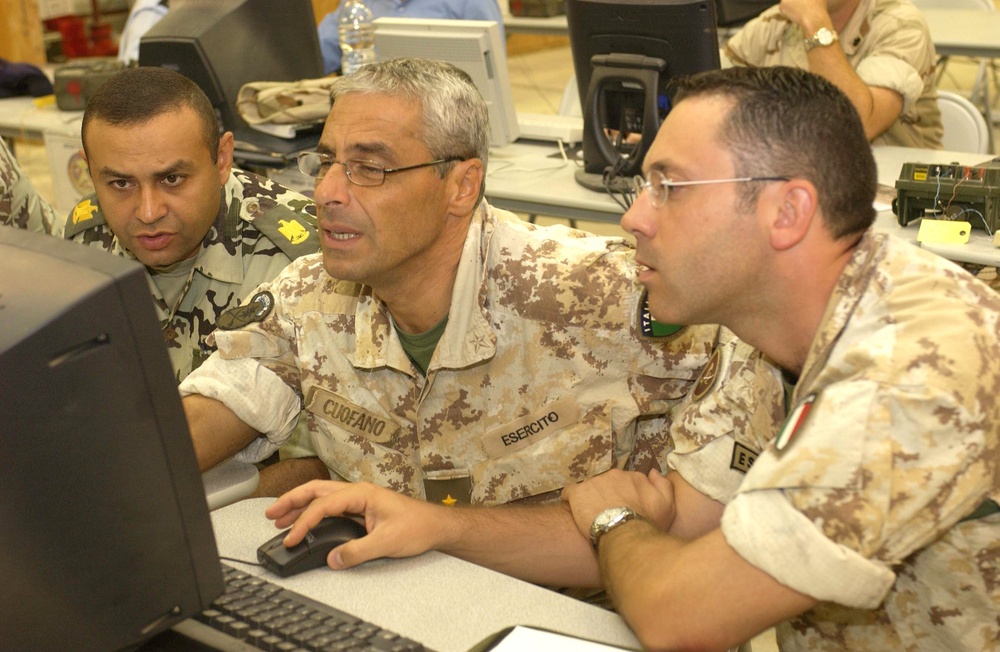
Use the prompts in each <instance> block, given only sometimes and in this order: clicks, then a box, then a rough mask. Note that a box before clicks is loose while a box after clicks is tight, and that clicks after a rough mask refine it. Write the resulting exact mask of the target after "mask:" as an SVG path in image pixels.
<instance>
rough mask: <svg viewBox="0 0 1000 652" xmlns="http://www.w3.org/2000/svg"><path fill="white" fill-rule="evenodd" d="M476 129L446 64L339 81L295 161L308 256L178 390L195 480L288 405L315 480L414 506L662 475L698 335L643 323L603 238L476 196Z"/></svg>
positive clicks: (477, 118)
mask: <svg viewBox="0 0 1000 652" xmlns="http://www.w3.org/2000/svg"><path fill="white" fill-rule="evenodd" d="M423 125H432V126H434V127H435V129H433V130H432V129H430V128H428V129H427V130H425V129H424V127H423ZM487 125H488V118H487V112H486V107H485V105H484V103H483V102H482V99H481V98H480V97H479V95H478V93H477V92H476V90H475V87H474V86H473V85H472V83H471V81H470V80H469V79H468V78H467V76H466V75H464V73H461V72H460V71H456V69H454V68H453V67H451V66H448V65H446V64H439V63H435V62H421V61H415V60H397V61H393V62H386V63H384V64H379V65H377V66H371V67H368V66H366V67H365V68H363V69H362V70H361V71H359V72H357V73H355V74H353V75H351V76H350V77H345V78H343V79H342V80H338V83H337V85H335V87H334V103H333V109H332V111H331V114H330V116H329V118H328V120H327V124H326V128H325V130H324V133H323V137H322V139H321V141H320V154H319V155H308V156H305V157H304V158H303V160H302V167H303V171H305V172H308V173H313V174H317V175H318V176H319V179H318V181H317V186H316V200H317V206H318V211H319V223H320V231H321V234H322V235H321V244H322V248H323V253H322V255H316V256H310V257H305V258H302V259H300V260H298V261H296V262H295V263H294V264H293V265H292V266H290V267H289V268H288V269H286V270H285V272H284V273H283V274H282V275H281V276H279V277H278V278H277V279H275V280H274V281H273V282H271V283H268V284H265V285H263V286H261V288H260V290H259V292H258V293H257V294H256V296H255V297H254V299H253V300H252V301H251V302H250V303H249V304H248V305H247V310H246V311H243V312H240V313H236V312H233V313H230V314H227V315H224V317H223V321H222V322H220V330H219V331H217V332H216V334H215V335H214V338H215V341H216V344H217V345H218V347H219V350H218V353H217V354H215V355H213V356H212V358H210V360H209V361H208V362H207V363H206V364H205V365H204V366H203V367H202V368H200V369H199V370H198V371H197V372H195V373H194V374H192V375H191V376H189V377H188V378H187V379H186V380H185V382H184V383H182V385H181V391H182V393H183V394H185V395H187V396H186V397H185V408H186V409H187V410H188V415H189V420H190V421H191V424H192V434H193V437H194V438H195V443H196V450H197V451H198V453H199V460H200V461H201V463H202V464H203V466H210V465H211V464H214V463H216V462H218V461H220V460H221V459H225V457H227V456H228V455H231V454H233V453H234V452H236V451H238V450H240V449H243V448H244V447H245V446H246V445H247V444H249V443H251V442H252V443H253V445H252V446H251V448H250V450H245V451H244V452H243V454H244V455H251V456H252V458H253V459H255V458H257V457H263V456H266V455H268V454H269V453H270V452H271V451H272V450H273V448H274V447H275V446H280V445H282V444H283V443H284V442H285V439H286V437H287V435H288V432H289V430H290V428H291V427H292V425H293V424H294V422H295V418H296V415H297V414H298V412H299V410H300V409H301V408H302V406H303V405H304V406H305V409H306V414H307V415H308V417H307V418H308V424H309V429H310V431H311V433H312V438H311V439H312V441H311V444H312V446H313V449H314V451H315V454H316V455H318V457H319V459H320V460H321V461H322V466H321V467H318V468H319V470H320V471H321V473H318V474H317V475H321V476H322V477H333V478H337V479H345V480H349V481H352V482H358V481H368V482H372V483H376V484H379V485H382V486H387V487H390V488H392V489H395V490H397V491H400V492H403V493H405V494H408V495H410V496H415V497H418V498H426V499H427V500H428V501H431V502H444V503H445V504H451V503H453V502H455V501H456V500H457V501H460V502H464V503H473V504H483V505H492V504H498V503H509V502H512V501H518V500H531V501H544V500H546V499H551V498H554V497H555V495H556V494H554V493H553V492H555V491H557V490H559V489H560V488H561V487H563V486H564V485H565V484H567V483H569V482H573V481H576V480H579V479H583V478H586V477H589V476H592V475H595V474H598V473H600V472H602V471H605V470H607V469H610V468H639V469H643V470H645V469H649V468H662V466H663V463H664V457H665V455H666V453H667V452H668V450H669V446H668V440H667V438H666V436H665V430H666V427H667V424H668V423H669V416H670V413H671V409H672V407H673V406H675V405H676V404H677V403H678V402H679V401H680V400H681V398H683V396H684V395H685V394H686V393H687V392H688V390H689V389H690V387H691V386H692V384H693V382H694V380H695V379H696V378H697V377H698V375H699V373H700V370H701V368H702V367H703V366H704V364H705V362H706V360H707V359H708V355H709V353H710V352H711V348H712V346H713V343H714V339H715V337H716V331H717V328H716V327H707V326H705V327H690V328H686V329H682V330H680V331H678V332H671V331H670V330H669V329H668V330H666V331H665V332H660V331H658V330H657V329H658V328H659V327H660V325H658V324H651V323H649V321H648V319H643V316H644V302H643V293H642V291H641V287H639V286H638V285H637V284H635V283H634V280H633V278H632V276H633V275H632V274H631V273H630V268H631V260H632V254H633V251H632V248H631V247H630V246H629V245H627V244H626V243H625V242H624V241H622V240H621V239H619V238H602V237H597V236H593V235H589V234H584V233H582V232H578V231H573V230H568V229H565V228H562V227H557V228H548V229H541V228H537V227H535V226H533V225H530V224H526V223H524V222H523V221H521V220H519V219H517V218H516V217H515V216H513V215H511V214H509V213H505V212H503V211H498V210H495V209H493V208H492V207H490V206H489V205H488V204H486V203H485V202H481V198H482V193H483V178H484V168H485V165H486V159H487V156H488V151H489V150H488V129H487ZM361 159H371V160H361ZM425 161H426V162H431V163H427V164H425V163H424V162H425ZM442 161H444V162H442ZM313 165H315V166H316V167H315V168H314V167H312V166H313ZM379 168H387V169H386V170H385V173H384V176H383V174H382V173H381V172H380V171H379ZM400 168H407V169H406V171H403V170H402V169H400ZM425 168H426V169H425ZM393 170H398V172H399V174H395V173H392V171H393ZM348 175H349V176H348ZM366 175H367V176H366ZM364 211H368V214H367V215H366V214H365V213H364ZM251 308H253V310H251ZM413 333H417V334H419V335H417V336H414V335H412V334H413ZM420 339H429V340H430V343H429V344H425V345H424V346H422V347H421V346H420V345H419V343H418V342H416V341H415V340H420ZM244 379H245V380H244ZM209 399H216V400H217V401H221V402H222V403H224V404H225V406H226V407H228V408H229V410H230V411H231V413H230V414H228V415H226V417H227V418H228V419H229V420H230V423H234V424H235V425H234V427H233V428H232V430H231V431H229V432H228V433H227V431H226V430H225V429H224V428H221V427H218V423H219V422H218V421H217V419H219V418H220V417H219V416H218V414H219V403H218V402H217V401H212V400H209ZM199 406H204V413H201V412H199V411H198V410H199ZM203 418H204V419H209V420H206V421H202V420H201V419H203ZM202 423H209V424H212V425H211V426H210V427H207V428H204V429H203V426H202V425H201V424H202ZM258 433H264V435H265V436H266V437H264V438H258ZM301 479H303V478H299V477H297V478H296V480H301ZM262 482H263V480H262ZM293 484H294V483H293ZM559 509H562V508H561V507H560V508H559ZM567 524H568V525H569V526H570V527H571V525H572V524H571V523H568V522H567Z"/></svg>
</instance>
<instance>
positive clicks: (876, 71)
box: [725, 0, 944, 149]
mask: <svg viewBox="0 0 1000 652" xmlns="http://www.w3.org/2000/svg"><path fill="white" fill-rule="evenodd" d="M810 36H812V34H803V32H802V29H801V28H800V27H799V26H798V25H795V24H793V23H792V22H790V21H789V20H788V19H787V18H785V16H784V15H783V14H782V13H781V11H780V9H779V8H778V7H772V8H770V9H767V10H765V11H764V13H762V14H761V15H760V16H758V17H757V18H756V19H754V20H752V21H750V22H749V23H747V24H746V25H745V26H744V27H743V28H742V29H741V30H740V31H739V32H737V33H736V34H735V35H734V36H733V38H731V39H730V40H729V42H728V43H727V44H726V48H725V55H726V58H727V59H729V60H730V61H731V62H732V63H734V64H736V65H742V66H755V67H759V68H763V67H767V66H791V67H793V68H799V69H801V70H809V59H808V57H807V56H806V48H805V39H806V38H807V37H810ZM839 36H840V41H839V42H838V43H837V44H835V45H833V46H832V47H840V48H842V49H843V50H844V53H845V54H846V55H847V60H848V61H849V62H850V63H851V66H852V67H853V68H854V70H855V72H857V73H858V76H859V77H860V78H861V79H862V81H864V82H865V83H866V84H867V85H869V86H877V87H880V88H888V89H889V90H893V91H896V92H897V93H899V94H900V95H901V96H902V97H903V111H902V113H900V115H899V117H898V118H897V119H896V122H895V123H893V125H892V126H890V127H889V129H888V130H886V131H885V133H883V134H882V135H880V136H878V137H877V138H875V139H874V140H873V141H872V144H875V145H900V146H903V147H928V148H935V149H940V148H941V135H942V134H943V133H944V127H943V126H942V124H941V112H940V111H938V107H937V90H936V89H937V86H936V83H937V77H936V76H935V74H934V66H935V65H936V63H937V55H936V53H935V51H934V43H933V41H931V36H930V31H929V30H928V29H927V23H926V21H924V17H923V15H921V13H920V11H919V10H918V9H917V8H916V7H914V6H913V5H912V4H911V3H910V2H908V1H905V0H861V2H860V4H858V7H857V9H855V11H854V15H853V16H851V19H850V20H849V21H848V22H847V25H846V26H845V27H844V29H843V31H842V32H841V33H840V34H839Z"/></svg>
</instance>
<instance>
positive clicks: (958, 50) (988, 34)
mask: <svg viewBox="0 0 1000 652" xmlns="http://www.w3.org/2000/svg"><path fill="white" fill-rule="evenodd" d="M921 13H922V14H923V15H924V19H926V20H927V26H928V27H929V28H930V32H931V40H932V41H934V48H935V49H936V50H937V53H938V54H947V55H963V56H970V57H1000V12H995V11H977V10H975V9H922V10H921Z"/></svg>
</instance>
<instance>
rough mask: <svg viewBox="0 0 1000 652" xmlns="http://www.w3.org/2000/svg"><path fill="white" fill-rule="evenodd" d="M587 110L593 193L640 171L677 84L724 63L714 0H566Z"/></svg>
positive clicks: (585, 177)
mask: <svg viewBox="0 0 1000 652" xmlns="http://www.w3.org/2000/svg"><path fill="white" fill-rule="evenodd" d="M566 20H567V23H568V25H569V40H570V49H571V51H572V54H573V70H574V72H575V74H576V82H577V88H578V91H579V94H580V105H581V106H582V107H583V120H584V127H583V158H584V169H583V170H579V171H578V172H577V175H576V178H577V181H578V182H580V183H581V184H582V185H584V186H586V187H588V188H591V189H593V190H601V191H603V190H607V189H608V187H607V184H605V182H604V178H603V177H604V173H605V171H606V170H608V172H609V176H610V177H612V179H611V180H612V182H614V180H618V181H619V182H621V181H624V180H628V179H630V178H631V177H632V176H634V175H636V174H639V173H640V172H641V168H642V157H643V156H644V155H645V153H646V150H648V149H649V146H650V145H651V144H652V142H653V139H654V138H655V137H656V131H657V130H658V129H659V126H660V123H661V122H662V121H663V118H664V116H666V114H667V112H668V111H669V110H670V103H671V98H672V96H673V92H672V90H671V86H670V81H671V80H672V79H674V78H675V77H679V76H683V75H690V74H693V73H696V72H701V71H703V70H712V69H716V68H718V67H719V64H720V62H719V41H718V29H717V27H716V14H715V3H714V1H713V0H566ZM612 189H613V190H615V189H620V188H616V186H615V185H614V183H612Z"/></svg>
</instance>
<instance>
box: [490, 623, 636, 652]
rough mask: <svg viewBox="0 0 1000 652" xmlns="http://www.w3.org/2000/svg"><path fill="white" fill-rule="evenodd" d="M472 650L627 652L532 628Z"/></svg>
mask: <svg viewBox="0 0 1000 652" xmlns="http://www.w3.org/2000/svg"><path fill="white" fill-rule="evenodd" d="M473 649H474V650H483V651H484V652H485V651H486V650H489V651H490V652H523V651H524V650H545V652H607V651H608V650H627V649H628V648H623V647H615V646H614V645H608V644H606V643H596V642H594V641H588V640H586V639H582V638H575V637H573V636H569V635H568V634H559V633H557V632H549V631H545V630H543V629H535V628H533V627H521V626H518V627H514V628H512V629H511V630H510V632H509V633H508V634H507V635H506V636H503V637H502V638H500V640H499V641H496V642H495V643H494V644H493V645H490V646H487V647H480V646H476V647H475V648H473Z"/></svg>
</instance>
